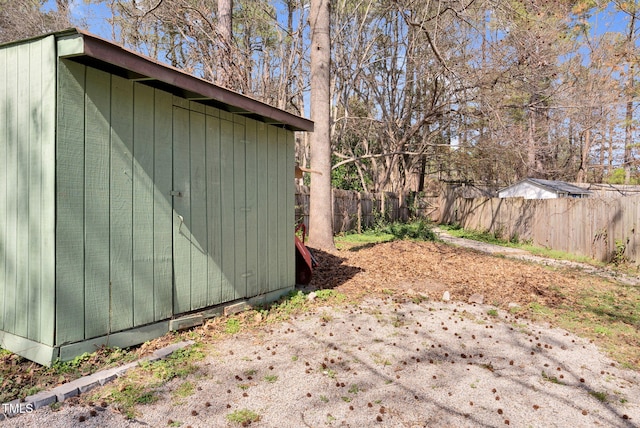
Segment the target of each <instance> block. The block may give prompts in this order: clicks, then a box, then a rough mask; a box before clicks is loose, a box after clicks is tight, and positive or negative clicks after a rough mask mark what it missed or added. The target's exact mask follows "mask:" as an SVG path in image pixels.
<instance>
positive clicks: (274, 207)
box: [266, 127, 284, 291]
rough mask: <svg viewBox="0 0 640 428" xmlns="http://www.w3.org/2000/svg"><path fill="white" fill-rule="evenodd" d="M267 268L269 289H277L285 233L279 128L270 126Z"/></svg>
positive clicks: (279, 285)
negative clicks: (279, 172) (281, 218)
mask: <svg viewBox="0 0 640 428" xmlns="http://www.w3.org/2000/svg"><path fill="white" fill-rule="evenodd" d="M266 144H267V207H266V208H267V216H268V217H267V223H268V229H267V232H266V234H267V265H268V266H267V268H268V269H269V274H268V275H269V276H268V280H267V283H268V285H269V291H274V290H277V289H278V288H280V287H281V284H280V272H279V269H280V265H281V263H280V261H279V252H278V247H279V243H280V242H284V238H279V237H280V234H281V233H283V232H282V231H280V230H279V228H280V226H281V220H280V216H279V207H280V205H279V201H278V188H279V186H278V181H279V180H278V144H279V141H278V129H277V128H273V127H269V129H268V131H267V138H266Z"/></svg>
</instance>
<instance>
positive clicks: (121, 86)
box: [109, 76, 133, 331]
mask: <svg viewBox="0 0 640 428" xmlns="http://www.w3.org/2000/svg"><path fill="white" fill-rule="evenodd" d="M111 98H112V100H111V103H112V104H111V105H112V108H111V178H110V184H111V189H110V201H109V208H110V210H109V220H110V224H109V230H110V238H111V239H110V265H111V266H110V270H111V277H110V286H111V301H110V306H111V308H110V311H111V331H120V330H124V329H127V328H131V327H133V82H131V81H128V80H125V79H123V78H120V77H117V76H111Z"/></svg>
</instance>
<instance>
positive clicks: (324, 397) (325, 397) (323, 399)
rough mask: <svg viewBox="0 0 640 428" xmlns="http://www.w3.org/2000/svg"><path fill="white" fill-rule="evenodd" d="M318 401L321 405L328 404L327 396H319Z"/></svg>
mask: <svg viewBox="0 0 640 428" xmlns="http://www.w3.org/2000/svg"><path fill="white" fill-rule="evenodd" d="M320 401H322V402H323V403H328V402H329V399H328V398H327V396H326V395H321V396H320Z"/></svg>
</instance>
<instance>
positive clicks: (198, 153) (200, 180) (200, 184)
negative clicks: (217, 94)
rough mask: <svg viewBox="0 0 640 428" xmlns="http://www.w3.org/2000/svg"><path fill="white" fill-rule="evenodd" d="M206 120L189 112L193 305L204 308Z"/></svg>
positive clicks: (206, 277) (205, 269) (206, 272)
mask: <svg viewBox="0 0 640 428" xmlns="http://www.w3.org/2000/svg"><path fill="white" fill-rule="evenodd" d="M205 124H206V121H205V115H204V114H203V113H201V112H195V111H191V112H190V115H189V128H190V134H189V140H190V149H191V153H190V158H191V159H190V160H191V162H190V178H189V180H190V183H191V194H190V196H191V210H190V211H191V307H190V310H194V309H199V308H204V307H206V306H209V305H208V302H207V291H208V286H207V280H208V274H209V270H208V267H207V263H208V256H207V254H208V252H209V242H208V241H209V239H208V238H209V237H208V233H207V228H208V216H207V169H206V167H207V166H206V163H205V162H206V160H207V158H206V150H205V144H206V126H205Z"/></svg>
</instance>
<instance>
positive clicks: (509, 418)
mask: <svg viewBox="0 0 640 428" xmlns="http://www.w3.org/2000/svg"><path fill="white" fill-rule="evenodd" d="M639 380H640V379H638V375H637V373H635V372H631V371H625V370H620V369H618V368H617V367H616V365H615V364H613V363H612V362H611V361H609V360H608V359H606V358H604V357H603V356H602V355H601V354H600V353H599V352H598V350H597V349H596V348H595V346H594V345H592V344H589V343H588V342H587V341H585V340H582V339H579V338H576V337H574V336H572V335H569V334H568V333H566V332H564V331H562V330H559V329H553V328H549V327H548V326H542V325H535V324H532V323H529V322H527V321H524V320H521V319H517V318H515V317H513V316H512V315H509V314H508V313H503V312H500V313H499V315H496V316H491V315H488V312H487V308H486V307H484V306H481V305H467V304H461V303H455V304H454V303H449V304H444V303H421V304H415V303H412V302H397V301H394V300H393V299H391V298H388V299H372V300H368V301H366V302H363V303H362V304H359V305H356V306H345V307H342V308H332V307H325V308H322V307H320V308H317V309H316V310H315V311H313V312H311V313H308V314H306V315H304V316H301V317H299V318H297V319H292V320H291V321H289V322H286V323H282V324H281V325H277V326H275V325H274V326H271V327H269V328H265V329H260V330H258V331H256V332H253V333H251V334H240V335H237V336H236V337H234V338H232V339H229V340H226V341H223V342H220V343H217V344H216V345H215V346H214V347H213V348H212V349H211V350H210V352H209V355H208V357H207V358H206V360H205V361H204V362H203V363H202V364H201V365H200V370H199V371H198V372H197V373H196V374H194V375H191V376H189V377H188V378H187V379H176V380H175V381H172V382H170V383H169V384H167V385H165V386H163V387H162V388H160V390H159V395H160V399H159V401H157V402H156V403H154V404H151V405H145V406H140V407H139V411H140V415H139V416H138V418H137V419H135V420H127V419H125V418H124V417H123V415H121V414H119V413H118V412H117V411H116V410H115V409H114V408H113V407H107V408H106V409H103V408H96V407H95V406H87V405H75V406H69V405H65V406H63V408H62V409H61V410H59V411H57V412H54V411H52V410H50V409H43V410H39V411H37V412H35V413H33V414H30V415H24V416H20V417H17V418H15V419H12V420H10V421H8V422H7V423H6V426H8V427H43V426H47V427H70V426H74V427H78V426H86V427H139V426H151V427H161V426H184V427H187V426H191V427H224V426H240V425H238V424H233V423H231V422H229V420H228V415H230V414H233V412H234V411H241V410H246V411H252V412H254V413H255V415H257V416H258V417H259V419H260V420H259V421H256V422H254V423H252V424H251V426H257V427H304V426H307V427H325V426H343V427H372V426H380V427H427V426H428V427H434V426H435V427H478V426H484V427H490V426H491V427H496V426H503V425H505V424H508V425H511V426H516V427H528V426H536V427H566V426H571V425H573V426H585V427H586V426H604V427H625V426H629V427H631V426H637V425H635V424H636V423H638V422H640V405H639V403H638V397H640V387H639V386H638V385H639V384H638V381H639ZM186 382H189V383H191V385H192V388H191V390H192V391H193V393H192V395H187V396H183V395H179V394H177V393H176V391H179V390H180V389H181V385H184V384H185V383H186ZM96 409H97V411H96ZM92 410H93V414H94V415H95V416H94V417H92V416H91V414H92V413H91V411H92ZM81 418H84V419H85V420H84V421H83V422H80V420H81ZM179 424H181V425H179Z"/></svg>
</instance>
